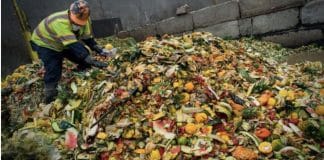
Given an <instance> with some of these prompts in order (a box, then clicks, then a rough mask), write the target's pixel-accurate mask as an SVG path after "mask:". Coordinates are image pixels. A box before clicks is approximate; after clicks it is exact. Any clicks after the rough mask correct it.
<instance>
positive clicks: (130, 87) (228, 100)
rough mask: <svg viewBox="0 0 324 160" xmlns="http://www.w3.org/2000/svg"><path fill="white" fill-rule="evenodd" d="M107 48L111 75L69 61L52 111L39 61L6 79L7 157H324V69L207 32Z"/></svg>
mask: <svg viewBox="0 0 324 160" xmlns="http://www.w3.org/2000/svg"><path fill="white" fill-rule="evenodd" d="M253 41H254V40H253ZM99 42H100V43H101V44H103V45H105V47H106V48H107V49H111V48H113V47H115V48H117V54H116V56H114V57H96V58H97V59H99V60H102V61H106V62H107V63H109V66H108V67H107V68H104V69H98V68H90V69H87V70H84V71H77V70H75V68H76V65H75V64H72V63H71V62H69V61H65V62H64V71H63V75H62V78H61V81H60V84H59V87H58V91H59V95H58V97H57V99H56V100H55V101H54V102H52V103H51V104H48V105H45V104H44V103H42V101H43V100H42V98H43V97H44V96H43V89H44V84H43V81H42V77H43V75H44V69H43V68H42V64H41V62H36V63H34V64H27V65H24V66H20V67H19V68H18V69H16V71H15V72H14V73H13V74H11V75H9V76H7V78H6V79H5V80H4V81H3V82H2V85H1V93H2V101H1V104H2V112H1V114H2V141H3V142H2V157H6V158H11V159H21V158H22V157H28V158H32V159H83V160H85V159H100V160H108V159H109V160H117V159H132V160H136V159H138V160H140V159H149V160H160V159H161V160H162V159H163V160H171V159H226V160H235V159H236V160H256V159H321V158H323V146H324V118H323V117H324V77H323V72H324V68H323V64H322V63H321V62H304V63H300V64H295V65H287V64H286V63H278V59H276V58H273V56H269V55H273V51H274V50H278V49H277V48H272V47H273V45H272V44H271V45H270V44H269V45H263V46H262V47H261V48H262V49H261V50H260V49H257V47H253V46H259V45H258V44H254V42H251V40H231V41H227V40H223V39H221V38H218V37H214V36H213V35H212V34H210V33H207V32H193V33H190V34H184V35H182V36H178V37H175V36H172V35H164V36H163V37H161V38H156V37H148V38H147V39H146V40H145V41H143V42H139V43H136V42H135V41H134V40H133V39H131V38H128V39H117V38H105V39H101V40H99ZM255 43H262V44H267V42H257V41H256V42H255ZM251 46H252V47H251ZM275 46H276V45H275ZM289 51H290V49H287V52H289ZM287 52H286V51H281V52H280V53H279V52H276V53H278V54H282V57H283V56H285V55H288V53H287ZM276 57H280V55H276ZM29 146H30V147H29ZM32 148H33V149H32ZM35 148H38V149H35ZM44 152H45V153H44ZM22 159H24V158H22Z"/></svg>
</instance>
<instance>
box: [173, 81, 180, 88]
mask: <svg viewBox="0 0 324 160" xmlns="http://www.w3.org/2000/svg"><path fill="white" fill-rule="evenodd" d="M181 86H182V83H181V82H173V88H179V87H181Z"/></svg>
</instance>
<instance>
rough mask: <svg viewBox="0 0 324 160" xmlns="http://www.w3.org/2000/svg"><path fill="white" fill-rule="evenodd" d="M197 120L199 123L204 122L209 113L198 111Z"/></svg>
mask: <svg viewBox="0 0 324 160" xmlns="http://www.w3.org/2000/svg"><path fill="white" fill-rule="evenodd" d="M195 120H196V122H198V123H201V122H204V121H206V120H207V114H206V113H196V114H195Z"/></svg>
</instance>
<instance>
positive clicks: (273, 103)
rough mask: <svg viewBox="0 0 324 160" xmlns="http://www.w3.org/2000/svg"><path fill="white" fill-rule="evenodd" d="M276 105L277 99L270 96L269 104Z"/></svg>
mask: <svg viewBox="0 0 324 160" xmlns="http://www.w3.org/2000/svg"><path fill="white" fill-rule="evenodd" d="M275 105H276V99H274V98H272V97H271V98H269V100H268V106H270V107H273V106H275Z"/></svg>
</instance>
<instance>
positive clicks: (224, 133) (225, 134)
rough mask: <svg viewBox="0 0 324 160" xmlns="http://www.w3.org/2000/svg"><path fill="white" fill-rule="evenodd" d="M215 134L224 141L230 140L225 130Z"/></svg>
mask: <svg viewBox="0 0 324 160" xmlns="http://www.w3.org/2000/svg"><path fill="white" fill-rule="evenodd" d="M217 135H218V136H219V137H220V138H221V139H222V140H224V141H225V142H228V141H229V140H230V137H229V136H228V134H227V132H218V133H217Z"/></svg>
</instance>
